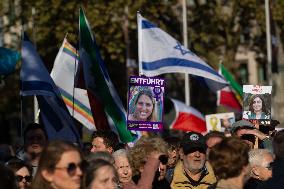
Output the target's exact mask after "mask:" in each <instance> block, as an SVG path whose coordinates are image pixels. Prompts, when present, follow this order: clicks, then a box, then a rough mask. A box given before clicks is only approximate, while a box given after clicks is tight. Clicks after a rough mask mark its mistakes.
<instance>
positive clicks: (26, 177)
mask: <svg viewBox="0 0 284 189" xmlns="http://www.w3.org/2000/svg"><path fill="white" fill-rule="evenodd" d="M16 179H17V181H18V182H22V181H23V179H25V180H26V182H31V181H32V179H33V177H32V176H24V177H23V176H21V175H16Z"/></svg>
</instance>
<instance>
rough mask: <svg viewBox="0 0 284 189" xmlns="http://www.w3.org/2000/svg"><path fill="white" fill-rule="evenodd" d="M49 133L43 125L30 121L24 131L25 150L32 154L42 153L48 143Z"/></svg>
mask: <svg viewBox="0 0 284 189" xmlns="http://www.w3.org/2000/svg"><path fill="white" fill-rule="evenodd" d="M47 140H48V138H47V134H46V132H45V130H44V128H43V126H42V125H40V124H38V123H30V124H28V125H27V127H26V129H25V131H24V147H25V151H26V152H27V153H28V154H30V155H40V153H41V152H42V150H43V148H44V146H45V145H46V144H47Z"/></svg>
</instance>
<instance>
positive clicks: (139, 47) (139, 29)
mask: <svg viewBox="0 0 284 189" xmlns="http://www.w3.org/2000/svg"><path fill="white" fill-rule="evenodd" d="M140 22H141V16H140V12H139V11H137V26H138V65H139V76H141V75H142V34H141V31H142V28H141V23H140Z"/></svg>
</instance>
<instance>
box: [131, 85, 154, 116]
mask: <svg viewBox="0 0 284 189" xmlns="http://www.w3.org/2000/svg"><path fill="white" fill-rule="evenodd" d="M134 104H135V109H134V113H133V117H134V118H135V120H137V121H154V120H153V118H154V115H153V114H154V109H155V101H154V98H153V94H152V92H151V91H150V90H143V91H140V92H139V93H138V95H137V97H136V99H135V103H134Z"/></svg>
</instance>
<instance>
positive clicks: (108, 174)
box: [84, 159, 118, 189]
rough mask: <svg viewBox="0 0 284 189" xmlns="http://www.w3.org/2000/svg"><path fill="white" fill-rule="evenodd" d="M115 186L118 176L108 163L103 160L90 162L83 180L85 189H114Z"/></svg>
mask: <svg viewBox="0 0 284 189" xmlns="http://www.w3.org/2000/svg"><path fill="white" fill-rule="evenodd" d="M117 184H118V175H117V172H116V169H115V168H114V166H113V165H112V164H111V163H110V162H108V161H105V160H103V159H97V160H95V161H92V162H90V164H89V165H88V167H87V169H86V174H85V178H84V185H85V188H86V189H116V188H117Z"/></svg>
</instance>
